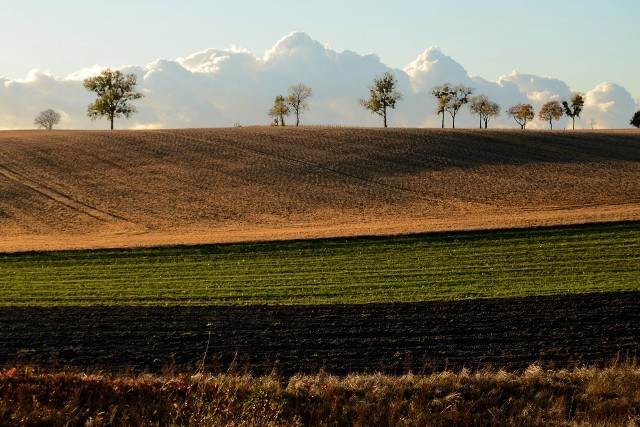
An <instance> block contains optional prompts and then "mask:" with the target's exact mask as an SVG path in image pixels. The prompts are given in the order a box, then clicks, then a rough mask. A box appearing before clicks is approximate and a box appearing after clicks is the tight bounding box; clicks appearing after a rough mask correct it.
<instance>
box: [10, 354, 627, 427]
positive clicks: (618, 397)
mask: <svg viewBox="0 0 640 427" xmlns="http://www.w3.org/2000/svg"><path fill="white" fill-rule="evenodd" d="M639 408H640V369H639V368H638V366H637V364H635V363H633V362H631V363H626V364H614V365H612V366H610V367H607V368H605V369H602V370H599V369H593V368H590V369H587V368H579V369H573V370H561V371H546V370H544V369H541V368H540V367H539V366H537V365H532V366H530V367H529V368H528V369H526V370H524V371H523V372H521V373H517V374H516V373H510V372H507V371H504V370H491V369H485V370H481V371H478V372H469V371H467V370H464V369H463V370H461V371H458V372H452V371H444V372H440V373H434V374H431V375H410V374H409V375H404V376H399V377H390V376H385V375H380V374H377V375H349V376H346V377H344V378H338V377H334V376H331V375H328V374H322V373H321V374H319V375H314V376H305V375H296V376H294V377H292V378H290V379H289V380H288V382H281V379H279V378H278V377H277V376H267V377H257V378H256V377H251V376H248V375H233V374H232V375H208V374H203V373H197V374H195V375H192V376H191V375H185V374H180V375H177V376H152V375H148V374H143V375H141V376H137V377H136V376H127V375H118V376H113V375H105V374H101V375H86V374H76V373H69V372H57V373H46V372H38V371H36V370H34V369H31V368H20V369H16V368H12V369H4V370H1V371H0V425H12V426H17V425H24V426H34V425H42V426H48V425H66V426H112V425H121V426H161V425H162V426H165V425H194V426H221V425H224V426H303V425H305V426H469V425H474V426H516V425H522V426H637V425H638V423H640V409H639Z"/></svg>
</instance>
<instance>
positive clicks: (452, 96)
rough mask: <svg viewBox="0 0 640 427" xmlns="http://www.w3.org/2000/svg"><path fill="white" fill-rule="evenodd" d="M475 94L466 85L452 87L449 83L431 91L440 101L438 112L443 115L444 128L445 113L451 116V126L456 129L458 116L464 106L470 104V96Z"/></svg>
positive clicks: (435, 87)
mask: <svg viewBox="0 0 640 427" xmlns="http://www.w3.org/2000/svg"><path fill="white" fill-rule="evenodd" d="M472 93H473V88H472V87H467V86H465V85H461V84H460V85H455V86H452V85H451V84H449V83H444V84H441V85H438V86H434V87H433V88H432V89H431V95H433V97H434V98H436V100H437V101H438V108H437V110H436V112H437V113H438V114H442V127H443V128H444V113H445V111H446V112H448V113H449V115H450V116H451V126H452V127H453V128H455V127H456V115H457V114H458V111H460V108H462V106H463V105H465V104H467V103H468V102H469V95H471V94H472Z"/></svg>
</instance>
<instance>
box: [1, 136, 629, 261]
mask: <svg viewBox="0 0 640 427" xmlns="http://www.w3.org/2000/svg"><path fill="white" fill-rule="evenodd" d="M638 219H640V132H639V131H637V130H629V131H575V132H574V131H553V132H550V131H519V130H517V131H515V130H482V131H480V130H469V129H463V130H457V129H456V130H451V129H448V130H446V129H445V130H440V129H438V130H432V129H354V128H316V127H305V128H269V127H256V128H233V129H182V130H157V131H104V132H102V131H3V132H0V251H4V252H8V251H26V250H48V249H50V250H54V249H72V248H77V249H86V248H104V247H135V246H157V245H166V244H196V243H216V242H240V241H252V240H274V239H291V238H315V237H336V236H353V235H388V234H401V233H413V232H429V231H446V230H466V229H490V228H508V227H530V226H540V225H556V224H578V223H587V222H600V221H620V220H638Z"/></svg>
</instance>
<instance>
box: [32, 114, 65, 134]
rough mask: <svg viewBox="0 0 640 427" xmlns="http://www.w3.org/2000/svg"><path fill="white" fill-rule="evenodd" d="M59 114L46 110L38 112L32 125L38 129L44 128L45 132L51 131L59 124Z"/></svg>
mask: <svg viewBox="0 0 640 427" xmlns="http://www.w3.org/2000/svg"><path fill="white" fill-rule="evenodd" d="M61 118H62V117H61V116H60V113H58V112H57V111H55V110H52V109H48V110H44V111H42V112H40V114H38V115H37V116H36V118H35V119H34V120H33V124H34V125H36V126H37V127H39V128H44V129H46V130H51V129H53V125H57V124H58V123H60V119H61Z"/></svg>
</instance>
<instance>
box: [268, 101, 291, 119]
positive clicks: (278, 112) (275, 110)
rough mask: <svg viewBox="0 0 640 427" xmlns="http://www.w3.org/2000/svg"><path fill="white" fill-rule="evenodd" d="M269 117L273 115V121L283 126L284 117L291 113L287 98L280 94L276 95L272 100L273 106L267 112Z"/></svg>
mask: <svg viewBox="0 0 640 427" xmlns="http://www.w3.org/2000/svg"><path fill="white" fill-rule="evenodd" d="M267 114H268V115H269V116H271V117H274V118H275V120H274V122H275V123H276V124H279V125H280V126H285V123H284V118H285V117H286V116H288V115H289V114H291V109H290V108H289V105H288V104H287V100H286V99H285V98H284V96H282V95H278V96H276V99H275V100H274V101H273V107H271V109H270V110H269V111H268V112H267Z"/></svg>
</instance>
